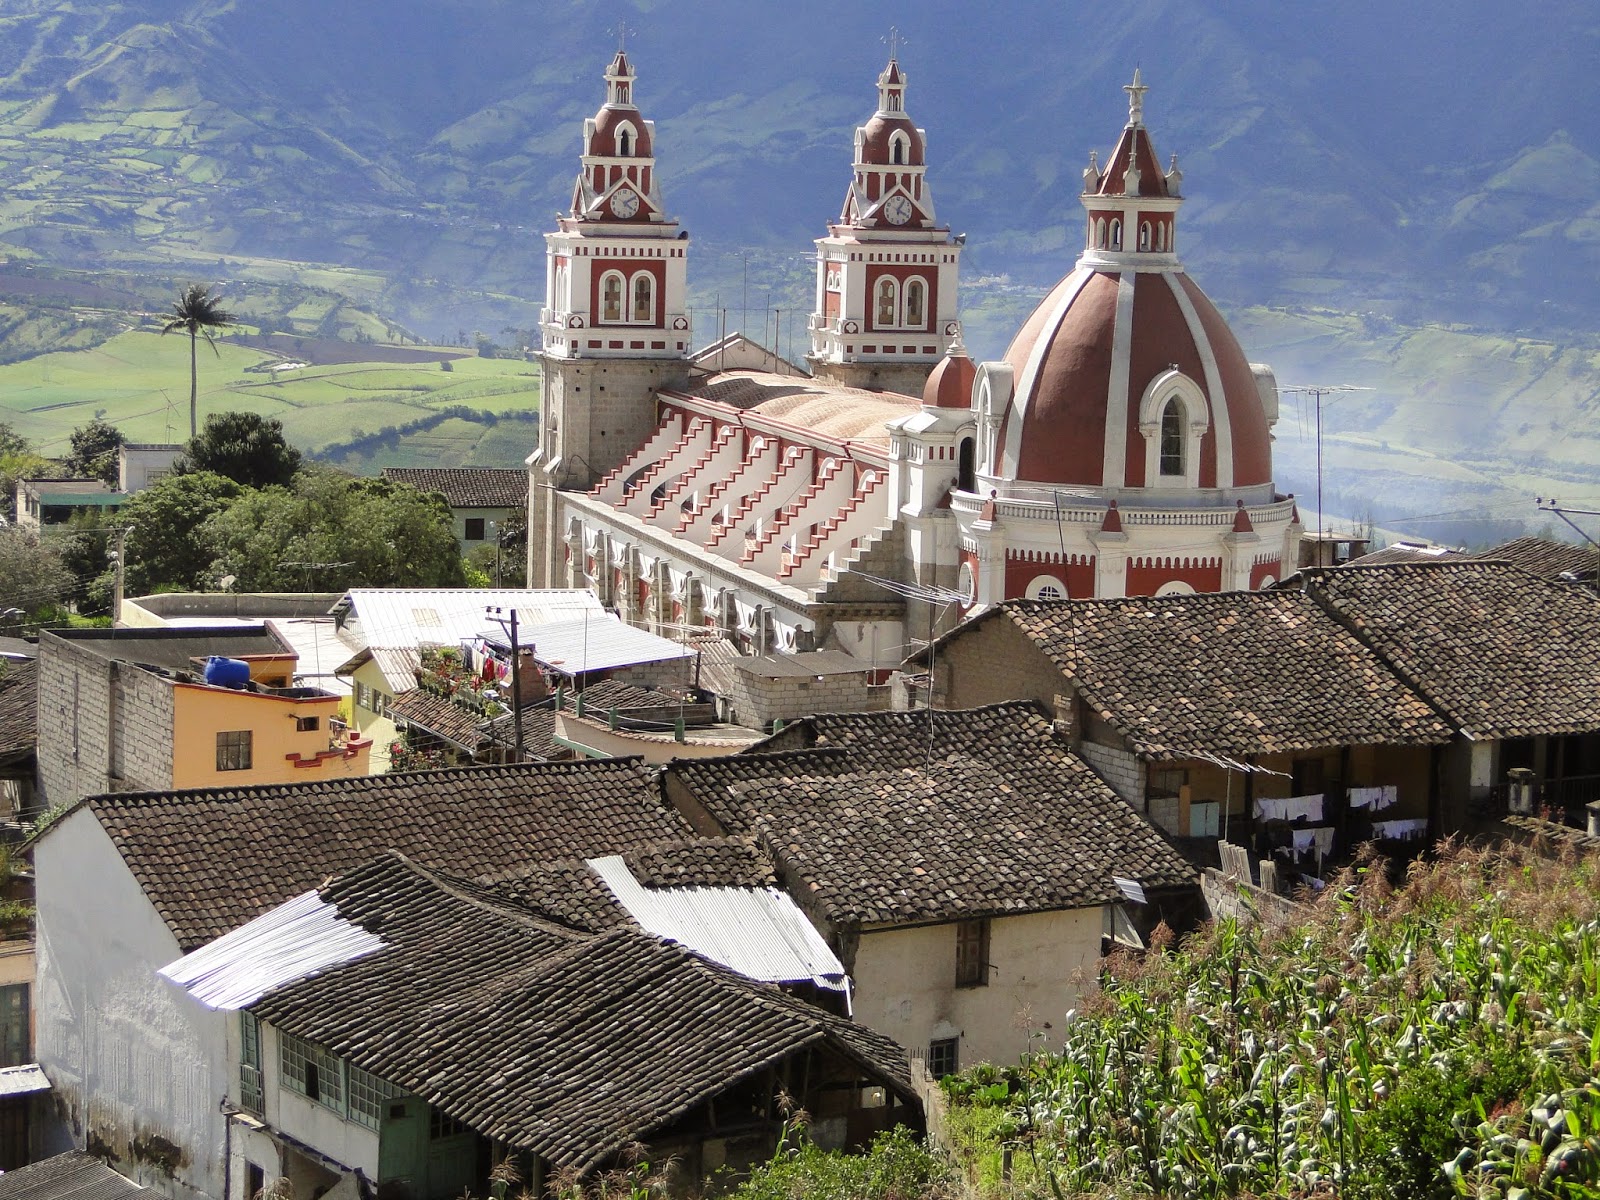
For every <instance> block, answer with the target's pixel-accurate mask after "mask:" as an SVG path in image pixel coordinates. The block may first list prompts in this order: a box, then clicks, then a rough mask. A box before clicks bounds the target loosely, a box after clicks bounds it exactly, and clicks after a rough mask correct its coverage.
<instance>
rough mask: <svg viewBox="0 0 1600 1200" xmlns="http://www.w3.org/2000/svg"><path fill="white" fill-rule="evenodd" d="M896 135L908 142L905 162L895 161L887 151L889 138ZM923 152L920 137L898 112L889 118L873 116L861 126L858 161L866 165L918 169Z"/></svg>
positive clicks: (909, 122)
mask: <svg viewBox="0 0 1600 1200" xmlns="http://www.w3.org/2000/svg"><path fill="white" fill-rule="evenodd" d="M896 133H903V134H905V136H906V142H907V145H906V150H905V157H904V160H903V161H902V162H898V163H897V162H895V161H894V156H893V154H892V153H891V150H890V139H891V138H892V137H893V136H894V134H896ZM923 149H924V147H923V145H922V134H921V133H920V132H919V131H918V130H917V127H916V125H915V124H913V123H912V120H911V118H910V117H907V116H904V115H902V114H900V113H896V114H894V115H892V116H889V115H886V114H884V113H875V114H874V115H873V117H872V119H871V120H870V121H868V122H867V123H866V124H865V125H863V126H862V127H861V161H862V162H863V163H866V164H868V165H869V166H874V167H889V166H905V167H920V166H922V165H923Z"/></svg>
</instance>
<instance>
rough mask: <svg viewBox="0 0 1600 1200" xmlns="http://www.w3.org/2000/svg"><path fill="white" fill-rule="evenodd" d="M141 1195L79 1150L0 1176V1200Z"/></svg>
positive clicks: (114, 1199) (110, 1199) (106, 1199)
mask: <svg viewBox="0 0 1600 1200" xmlns="http://www.w3.org/2000/svg"><path fill="white" fill-rule="evenodd" d="M144 1191H145V1189H144V1188H142V1187H140V1186H139V1185H138V1184H136V1183H134V1182H133V1180H131V1179H125V1178H123V1177H122V1176H121V1175H118V1174H117V1173H116V1172H115V1171H113V1170H112V1169H111V1168H110V1167H108V1166H106V1164H105V1163H103V1162H101V1161H100V1160H99V1159H98V1158H93V1157H91V1156H90V1155H88V1154H85V1153H84V1152H83V1151H82V1150H68V1151H67V1152H66V1153H65V1154H58V1155H56V1156H55V1157H54V1158H47V1159H44V1160H43V1161H42V1162H36V1163H31V1164H29V1165H28V1166H26V1167H18V1168H17V1169H16V1170H15V1171H7V1172H5V1174H3V1175H0V1200H124V1197H131V1196H134V1195H137V1194H140V1193H142V1192H144Z"/></svg>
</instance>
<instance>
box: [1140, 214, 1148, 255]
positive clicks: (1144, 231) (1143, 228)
mask: <svg viewBox="0 0 1600 1200" xmlns="http://www.w3.org/2000/svg"><path fill="white" fill-rule="evenodd" d="M1139 249H1141V250H1148V249H1150V222H1149V221H1142V222H1140V224H1139Z"/></svg>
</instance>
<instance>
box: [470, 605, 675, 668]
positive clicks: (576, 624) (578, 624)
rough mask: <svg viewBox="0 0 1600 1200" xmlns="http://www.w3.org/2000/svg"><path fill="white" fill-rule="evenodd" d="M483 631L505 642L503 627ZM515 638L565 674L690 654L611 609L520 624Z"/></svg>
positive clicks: (541, 659)
mask: <svg viewBox="0 0 1600 1200" xmlns="http://www.w3.org/2000/svg"><path fill="white" fill-rule="evenodd" d="M586 594H587V593H586ZM482 632H483V636H484V637H485V638H486V639H487V640H489V641H491V642H494V643H496V644H499V645H507V644H508V642H507V638H506V634H505V632H504V631H503V630H500V629H498V628H491V629H487V630H483V631H482ZM517 641H518V642H519V643H520V644H521V645H522V646H524V647H531V648H532V650H533V653H534V657H535V658H536V659H538V660H539V662H541V663H543V664H545V665H546V666H548V667H554V668H555V669H556V670H558V671H560V672H561V673H562V674H565V675H581V674H583V672H585V671H612V670H616V669H617V668H619V667H634V666H638V665H640V664H642V663H658V662H671V661H673V660H674V659H679V658H693V657H694V655H695V651H694V650H693V649H691V648H690V647H688V646H685V645H682V644H680V643H678V642H674V641H669V640H668V639H667V638H664V637H660V636H658V635H656V634H654V633H651V632H649V631H648V630H645V629H637V628H635V627H634V626H632V625H628V624H626V623H625V622H623V621H620V620H618V619H617V618H616V617H614V616H612V615H611V614H610V613H606V614H604V615H603V616H599V617H590V618H589V619H588V620H586V621H584V620H580V621H558V622H553V623H551V624H547V625H534V626H531V627H530V626H522V627H520V628H519V629H518V630H517Z"/></svg>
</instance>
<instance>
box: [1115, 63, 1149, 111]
mask: <svg viewBox="0 0 1600 1200" xmlns="http://www.w3.org/2000/svg"><path fill="white" fill-rule="evenodd" d="M1122 90H1123V91H1125V92H1127V93H1128V124H1129V125H1143V124H1144V94H1145V93H1146V92H1148V91H1149V90H1150V89H1149V88H1148V87H1146V86H1145V83H1144V80H1143V79H1142V78H1141V77H1140V74H1139V68H1138V67H1135V68H1134V69H1133V82H1132V83H1125V84H1123V85H1122Z"/></svg>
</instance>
